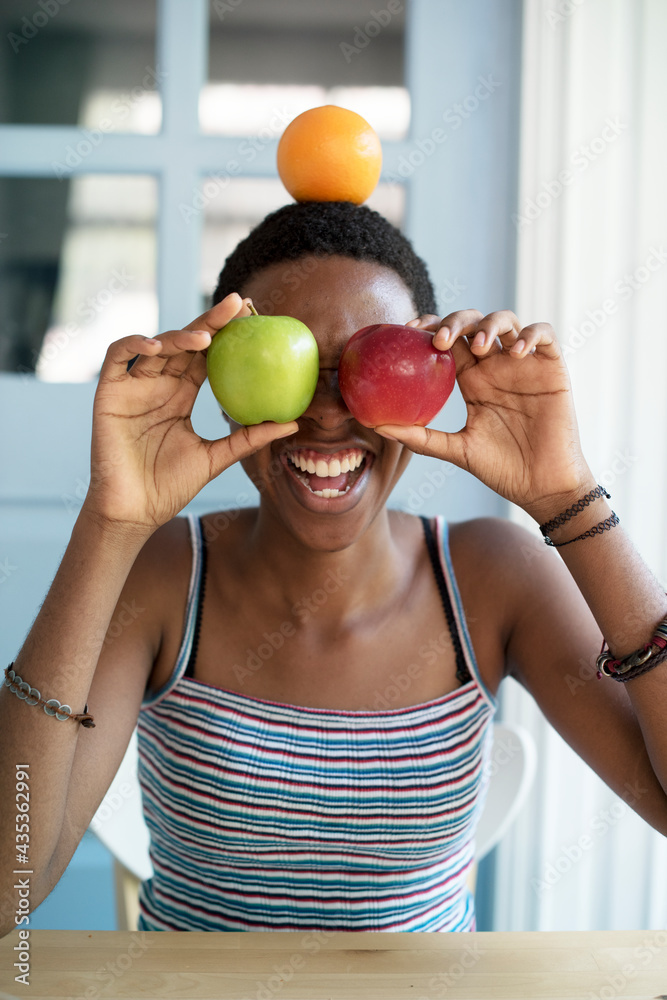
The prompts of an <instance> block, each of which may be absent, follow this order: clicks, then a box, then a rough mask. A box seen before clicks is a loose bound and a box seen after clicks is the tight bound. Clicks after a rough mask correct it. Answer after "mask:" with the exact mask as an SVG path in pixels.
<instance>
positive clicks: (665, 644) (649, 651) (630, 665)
mask: <svg viewBox="0 0 667 1000" xmlns="http://www.w3.org/2000/svg"><path fill="white" fill-rule="evenodd" d="M606 645H607V643H606V642H603V643H602V650H601V651H600V655H599V656H598V658H597V668H598V671H597V673H598V679H599V678H601V677H602V675H603V674H604V676H605V677H613V679H614V680H615V681H622V682H623V683H624V684H625V683H626V682H627V681H631V680H634V678H635V677H640V676H641V675H642V674H646V673H648V671H649V670H653V668H654V667H657V666H659V665H660V664H661V663H664V662H665V661H666V660H667V615H666V616H665V617H664V618H663V619H662V621H660V622H658V624H657V625H656V629H655V633H654V635H653V637H652V638H651V639H649V641H648V642H647V643H646V645H645V646H642V648H641V649H638V650H636V651H635V652H634V653H630V654H629V655H628V656H624V657H623V658H622V659H616V658H615V657H614V655H613V653H610V652H609V649H605V647H606Z"/></svg>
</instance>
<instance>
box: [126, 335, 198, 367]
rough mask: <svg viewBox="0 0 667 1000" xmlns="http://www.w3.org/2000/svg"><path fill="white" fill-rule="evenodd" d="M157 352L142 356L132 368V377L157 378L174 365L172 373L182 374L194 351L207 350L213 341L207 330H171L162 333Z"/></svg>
mask: <svg viewBox="0 0 667 1000" xmlns="http://www.w3.org/2000/svg"><path fill="white" fill-rule="evenodd" d="M159 343H160V345H161V348H160V350H159V352H158V353H157V354H153V355H150V356H149V357H146V356H143V357H140V358H139V359H138V360H137V361H136V362H135V363H134V364H133V365H132V368H131V369H130V372H129V374H130V377H131V378H156V377H157V376H158V375H161V374H162V373H163V371H164V370H165V368H166V366H167V364H169V363H170V364H171V365H172V371H171V373H170V374H177V375H180V374H181V373H182V372H183V371H184V370H185V369H186V368H187V367H188V365H189V364H190V362H191V361H192V358H193V354H194V352H198V351H203V350H205V349H206V348H207V347H208V346H209V344H210V343H211V334H210V333H209V332H208V331H207V330H188V329H185V330H169V331H168V332H167V333H163V334H161V335H160V340H159Z"/></svg>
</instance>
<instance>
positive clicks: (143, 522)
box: [82, 292, 298, 534]
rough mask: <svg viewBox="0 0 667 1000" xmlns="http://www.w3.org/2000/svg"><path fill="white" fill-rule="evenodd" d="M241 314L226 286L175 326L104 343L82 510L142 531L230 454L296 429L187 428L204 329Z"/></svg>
mask: <svg viewBox="0 0 667 1000" xmlns="http://www.w3.org/2000/svg"><path fill="white" fill-rule="evenodd" d="M249 314H250V313H249V310H248V307H247V305H246V302H245V301H244V300H242V299H241V297H240V296H239V295H237V294H236V293H235V292H234V293H232V294H231V295H228V296H227V297H226V298H224V299H223V300H222V301H221V302H219V303H218V304H217V305H216V306H214V307H213V309H210V310H209V311H208V312H206V313H204V314H203V315H202V316H199V317H198V319H196V320H194V321H193V322H192V323H190V324H189V325H188V326H186V327H185V329H183V330H171V331H169V332H168V333H165V334H163V335H162V336H161V337H160V338H159V340H151V339H148V338H145V337H141V336H132V337H124V338H123V339H122V340H118V341H116V342H115V343H113V344H112V345H111V346H110V348H109V350H108V351H107V355H106V358H105V360H104V364H103V365H102V370H101V372H100V378H99V384H98V387H97V392H96V394H95V403H94V407H93V438H92V455H91V482H90V487H89V490H88V493H87V495H86V499H85V501H84V504H83V511H82V512H85V513H87V514H88V515H92V516H93V517H96V518H98V519H100V520H102V521H103V522H106V523H109V524H112V525H114V526H117V527H119V528H130V529H132V530H140V531H146V532H147V534H151V533H152V532H153V531H154V530H155V529H156V528H158V527H160V525H162V524H165V523H166V522H167V521H169V520H171V519H172V518H173V517H175V516H176V515H177V514H178V513H180V511H181V510H182V509H183V508H184V507H185V506H186V504H188V503H189V502H190V500H192V498H193V497H194V496H196V495H197V493H199V491H200V490H201V489H202V488H203V487H204V486H205V485H206V484H207V483H208V482H210V481H211V480H212V479H215V477H216V476H218V475H219V474H220V473H221V472H223V471H224V470H225V469H226V468H228V467H229V466H230V465H233V463H234V462H237V461H239V459H242V458H246V457H247V456H249V455H252V454H253V452H255V451H257V450H258V449H260V448H263V447H264V446H265V445H267V444H269V443H270V442H271V441H274V440H276V439H278V438H280V437H286V436H288V435H289V434H294V433H295V432H296V430H297V429H298V425H297V424H296V422H294V421H293V422H291V423H289V424H275V423H270V422H266V423H263V424H257V425H256V426H253V427H241V428H240V429H239V430H236V431H234V433H232V434H229V435H228V436H227V437H223V438H219V439H218V440H216V441H207V440H204V439H203V438H201V437H199V435H198V434H196V433H195V431H194V430H193V428H192V423H191V421H190V416H191V413H192V408H193V406H194V402H195V399H196V398H197V393H198V392H199V389H200V387H201V385H202V383H203V382H204V380H205V378H206V357H205V353H204V352H205V351H206V348H207V347H208V346H209V344H210V343H211V337H212V336H213V334H215V333H216V332H217V331H218V330H219V329H220V328H221V327H223V326H224V325H225V324H226V323H228V322H229V321H230V320H231V319H233V318H234V317H235V316H239V315H240V316H244V315H249ZM137 355H138V357H137ZM134 357H137V360H136V361H135V362H134V364H133V365H132V367H131V368H130V370H129V371H128V370H127V365H128V362H129V361H130V360H131V359H132V358H134Z"/></svg>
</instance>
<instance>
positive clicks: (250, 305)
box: [248, 302, 259, 316]
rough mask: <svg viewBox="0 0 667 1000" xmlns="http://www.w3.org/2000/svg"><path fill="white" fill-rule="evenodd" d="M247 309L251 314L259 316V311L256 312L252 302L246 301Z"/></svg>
mask: <svg viewBox="0 0 667 1000" xmlns="http://www.w3.org/2000/svg"><path fill="white" fill-rule="evenodd" d="M248 309H249V310H250V312H251V313H252V314H253V316H259V313H258V312H257V310H256V309H255V307H254V305H253V304H252V302H248Z"/></svg>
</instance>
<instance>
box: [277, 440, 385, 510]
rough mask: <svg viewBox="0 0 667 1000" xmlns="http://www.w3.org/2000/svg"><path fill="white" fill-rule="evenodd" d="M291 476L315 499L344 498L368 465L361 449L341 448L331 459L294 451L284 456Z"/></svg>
mask: <svg viewBox="0 0 667 1000" xmlns="http://www.w3.org/2000/svg"><path fill="white" fill-rule="evenodd" d="M286 458H287V465H288V468H289V469H290V471H291V472H292V473H293V474H294V476H295V477H296V478H297V479H298V480H299V482H301V483H303V485H304V486H305V487H306V488H307V489H308V490H309V491H310V492H311V493H313V494H314V495H315V496H317V497H324V498H325V499H326V500H329V499H333V498H334V497H339V496H344V495H345V494H346V493H348V492H349V491H350V490H351V489H352V487H353V486H354V484H355V483H356V482H357V481H358V480H359V478H360V477H361V475H362V474H363V472H364V470H365V469H366V467H367V465H368V462H369V452H367V451H365V450H364V449H363V448H345V449H343V450H342V451H337V452H335V453H334V454H333V455H325V454H323V453H322V452H318V451H313V450H312V449H311V448H295V449H293V450H291V451H288V452H286Z"/></svg>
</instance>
